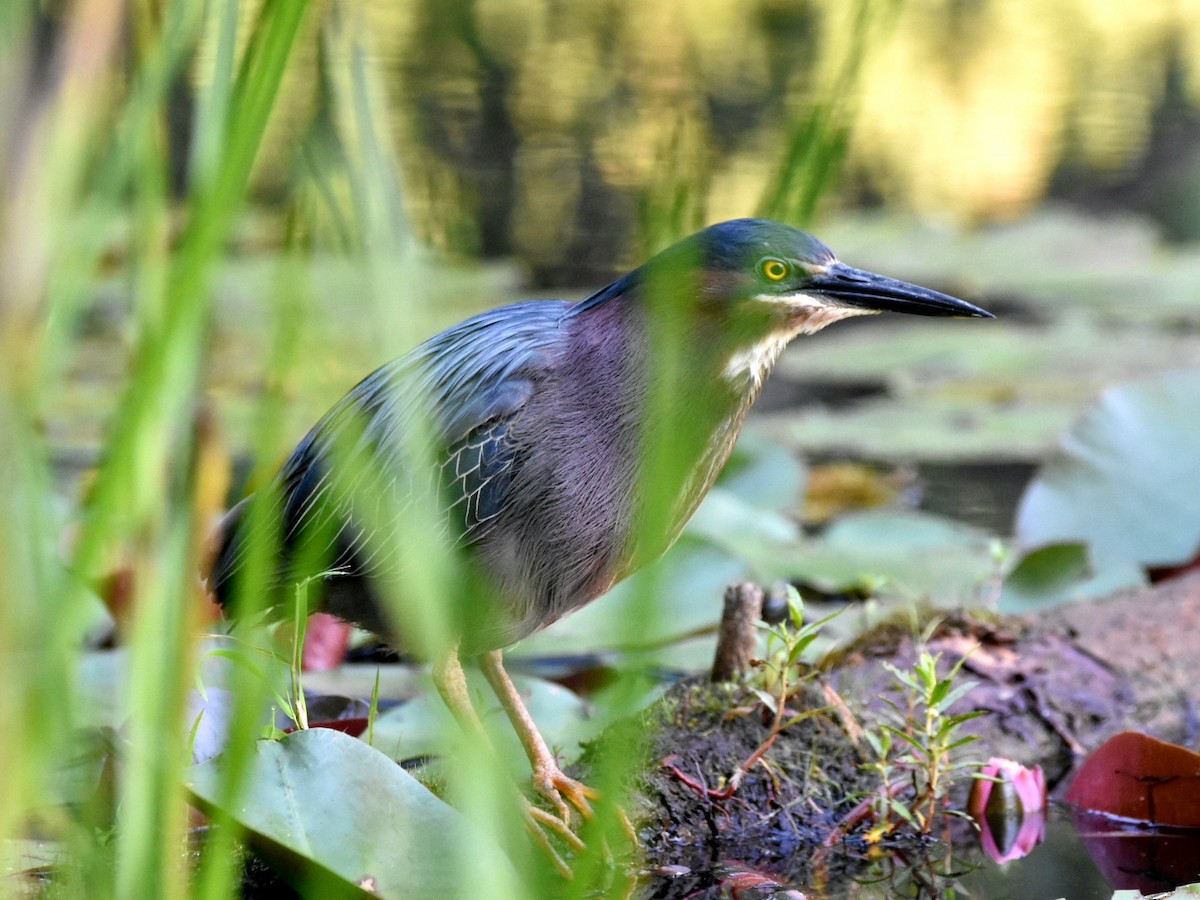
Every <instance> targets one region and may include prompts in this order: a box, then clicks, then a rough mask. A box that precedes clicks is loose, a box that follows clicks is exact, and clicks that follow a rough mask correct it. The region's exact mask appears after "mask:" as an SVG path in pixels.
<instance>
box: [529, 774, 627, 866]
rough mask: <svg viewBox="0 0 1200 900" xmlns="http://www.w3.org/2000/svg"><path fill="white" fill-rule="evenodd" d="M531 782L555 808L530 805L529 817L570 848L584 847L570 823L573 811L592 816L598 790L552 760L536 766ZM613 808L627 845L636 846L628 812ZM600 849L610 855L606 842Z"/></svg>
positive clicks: (574, 813)
mask: <svg viewBox="0 0 1200 900" xmlns="http://www.w3.org/2000/svg"><path fill="white" fill-rule="evenodd" d="M533 786H534V788H535V790H537V792H538V793H539V794H541V795H542V796H543V797H544V798H546V800H547V801H548V802H549V803H550V804H552V805H553V807H554V808H555V810H557V812H558V814H557V815H554V814H552V813H549V812H546V811H545V810H542V809H538V808H537V807H532V806H531V807H530V810H531V812H532V815H533V818H534V819H536V820H537V821H538V822H539V824H540V825H541V826H542V828H544V829H547V830H549V831H551V832H553V833H554V834H557V835H558V836H559V837H561V838H562V839H563V840H564V841H566V843H567V844H568V846H570V847H571V849H572V850H574V851H575V852H577V853H578V852H579V851H580V850H582V849H583V848H584V843H583V841H582V840H581V839H580V838H579V836H578V835H577V834H576V833H575V829H574V827H573V823H574V819H575V815H576V814H578V817H579V818H580V819H581V820H582V822H589V821H591V820H593V819H594V818H595V817H596V812H595V808H594V807H593V802H594V801H596V800H599V799H600V792H599V791H597V790H596V789H595V788H591V787H588V786H587V785H586V784H584V783H583V782H581V781H578V780H576V779H574V778H572V777H571V776H570V775H567V774H566V773H565V772H563V770H562V769H561V768H559V766H558V764H557V763H556V762H554V761H553V760H548V761H544V762H543V763H542V764H541V765H539V766H537V767H536V769H535V770H534V776H533ZM572 810H574V812H572ZM614 812H615V814H616V818H617V824H618V825H620V827H621V832H622V834H623V835H624V837H625V840H626V841H627V842H628V844H629V847H630V848H636V847H637V846H638V839H637V832H636V831H634V829H633V824H632V823H631V822H630V821H629V816H627V815H626V814H625V810H623V809H621V808H620V807H616V808H615V809H614ZM582 822H581V824H582ZM542 837H545V831H543V832H542ZM604 850H605V855H606V856H608V857H610V858H611V857H612V853H611V851H610V850H609V847H608V844H607V842H606V843H605V846H604ZM559 870H560V871H562V867H561V866H559Z"/></svg>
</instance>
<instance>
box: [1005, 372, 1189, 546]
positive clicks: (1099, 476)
mask: <svg viewBox="0 0 1200 900" xmlns="http://www.w3.org/2000/svg"><path fill="white" fill-rule="evenodd" d="M1198 485H1200V369H1192V370H1186V371H1182V372H1173V373H1167V374H1164V375H1159V376H1156V377H1153V378H1148V379H1146V380H1144V381H1139V382H1136V383H1134V384H1129V385H1124V386H1122V387H1118V388H1114V389H1113V390H1110V391H1108V392H1107V393H1106V394H1105V395H1104V396H1103V397H1102V398H1101V401H1100V403H1099V404H1097V405H1096V406H1095V407H1093V408H1092V409H1091V410H1090V411H1089V412H1088V413H1087V414H1086V415H1085V416H1084V417H1083V419H1081V420H1080V421H1079V422H1078V423H1077V424H1076V425H1075V426H1074V427H1073V428H1072V429H1071V430H1070V431H1069V432H1068V433H1067V435H1066V436H1065V437H1064V438H1063V440H1062V446H1061V449H1060V452H1059V453H1058V455H1057V456H1056V457H1054V458H1053V459H1052V460H1051V461H1050V462H1048V463H1047V464H1046V466H1045V467H1044V468H1043V469H1042V471H1041V472H1040V473H1039V474H1038V476H1037V477H1036V478H1035V479H1034V481H1033V483H1032V484H1031V485H1030V486H1029V488H1028V490H1027V491H1026V493H1025V496H1024V497H1023V498H1022V500H1021V505H1020V508H1019V509H1018V511H1017V527H1016V531H1017V538H1018V539H1019V540H1020V542H1021V543H1022V544H1023V545H1025V546H1027V547H1035V546H1039V545H1043V544H1051V543H1063V542H1069V541H1082V542H1086V543H1087V544H1088V545H1089V547H1090V550H1091V555H1092V559H1093V561H1094V562H1095V563H1096V564H1097V566H1099V567H1105V566H1106V565H1107V564H1110V563H1113V562H1125V563H1129V562H1134V563H1141V564H1144V565H1164V564H1173V563H1181V562H1185V561H1187V560H1190V559H1191V558H1192V557H1193V556H1194V555H1195V553H1196V550H1197V547H1198V546H1200V490H1198V489H1197V486H1198Z"/></svg>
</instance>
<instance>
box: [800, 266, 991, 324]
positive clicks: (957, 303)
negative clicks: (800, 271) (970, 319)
mask: <svg viewBox="0 0 1200 900" xmlns="http://www.w3.org/2000/svg"><path fill="white" fill-rule="evenodd" d="M804 292H805V293H806V294H817V295H819V296H822V297H826V298H828V299H830V300H833V301H834V302H836V303H839V304H841V305H843V306H850V307H855V308H858V309H872V310H889V311H892V312H902V313H913V314H914V315H918V316H974V317H976V318H981V319H993V318H995V316H993V315H992V314H991V313H990V312H988V311H987V310H986V309H980V308H979V307H978V306H973V305H972V304H970V303H967V302H966V301H965V300H959V299H958V298H957V297H951V296H950V295H949V294H941V293H938V292H937V291H931V290H930V289H929V288H923V287H920V286H919V285H915V284H909V283H908V282H906V281H897V280H896V279H895V278H886V277H884V276H883V275H876V274H875V273H874V272H864V271H863V270H862V269H855V268H852V267H850V266H847V265H844V264H842V263H840V262H835V263H833V264H832V265H830V266H829V267H828V268H827V269H826V270H825V271H824V272H822V273H820V274H818V275H813V276H812V277H811V278H810V279H809V280H808V283H807V284H806V285H805V286H804Z"/></svg>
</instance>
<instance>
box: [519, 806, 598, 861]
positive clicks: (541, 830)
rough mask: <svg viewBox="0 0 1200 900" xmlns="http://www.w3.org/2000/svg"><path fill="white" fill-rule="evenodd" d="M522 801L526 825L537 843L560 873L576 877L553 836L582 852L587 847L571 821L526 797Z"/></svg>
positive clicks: (577, 851)
mask: <svg viewBox="0 0 1200 900" xmlns="http://www.w3.org/2000/svg"><path fill="white" fill-rule="evenodd" d="M521 802H522V803H523V804H524V816H525V827H526V828H527V829H528V830H529V833H530V834H531V835H532V836H533V839H534V841H535V842H536V843H537V845H538V846H539V847H541V848H542V850H543V851H545V853H546V855H547V856H549V857H550V861H551V862H552V863H554V868H556V869H558V874H559V875H561V876H562V877H563V878H566V879H568V880H570V879H571V878H573V877H574V873H573V872H572V870H571V866H570V864H569V863H568V862H567V861H566V860H565V859H564V858H563V856H562V854H561V853H559V851H558V848H557V847H555V846H554V842H553V841H552V840H551V837H552V836H553V837H557V838H558V839H559V840H561V841H562V842H563V843H564V844H565V845H566V846H567V847H569V848H570V849H571V850H572V851H574V852H575V853H581V852H583V850H584V849H585V846H584V843H583V840H582V839H581V838H580V837H579V835H577V834H576V833H575V832H574V831H573V830H572V829H571V825H570V823H569V822H567V821H565V820H564V819H562V818H560V817H559V816H556V815H555V814H554V813H552V812H547V811H546V810H544V809H540V808H539V807H536V806H534V805H533V804H532V803H531V802H530V801H529V800H527V799H525V798H524V797H522V798H521Z"/></svg>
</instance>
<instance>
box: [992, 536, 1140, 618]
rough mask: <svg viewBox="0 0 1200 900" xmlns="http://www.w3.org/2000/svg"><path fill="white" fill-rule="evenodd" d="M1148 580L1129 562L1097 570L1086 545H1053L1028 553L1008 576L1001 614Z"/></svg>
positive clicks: (1033, 610)
mask: <svg viewBox="0 0 1200 900" xmlns="http://www.w3.org/2000/svg"><path fill="white" fill-rule="evenodd" d="M1145 581H1146V578H1145V575H1144V574H1143V572H1142V570H1141V568H1140V567H1139V566H1136V565H1133V564H1130V563H1122V562H1120V561H1110V562H1109V563H1108V564H1107V565H1105V566H1103V567H1099V568H1098V567H1096V566H1095V565H1094V564H1093V562H1092V559H1091V554H1090V553H1089V552H1088V547H1087V545H1086V544H1080V543H1065V544H1050V545H1049V546H1046V547H1039V548H1037V549H1036V550H1032V551H1030V552H1029V553H1027V554H1025V556H1024V557H1022V558H1021V560H1020V561H1019V562H1018V563H1017V565H1016V567H1015V568H1014V569H1013V570H1012V571H1011V572H1009V573H1008V576H1007V577H1006V578H1005V579H1004V586H1003V588H1002V589H1001V591H1000V611H1001V612H1004V613H1010V614H1011V613H1016V614H1019V613H1028V612H1035V611H1037V610H1040V609H1046V608H1047V607H1050V606H1056V605H1058V604H1062V603H1071V602H1074V601H1076V600H1082V599H1085V598H1087V597H1098V596H1101V595H1103V594H1109V593H1112V592H1113V591H1115V590H1119V589H1120V588H1126V587H1133V586H1135V585H1140V584H1144V583H1145Z"/></svg>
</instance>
